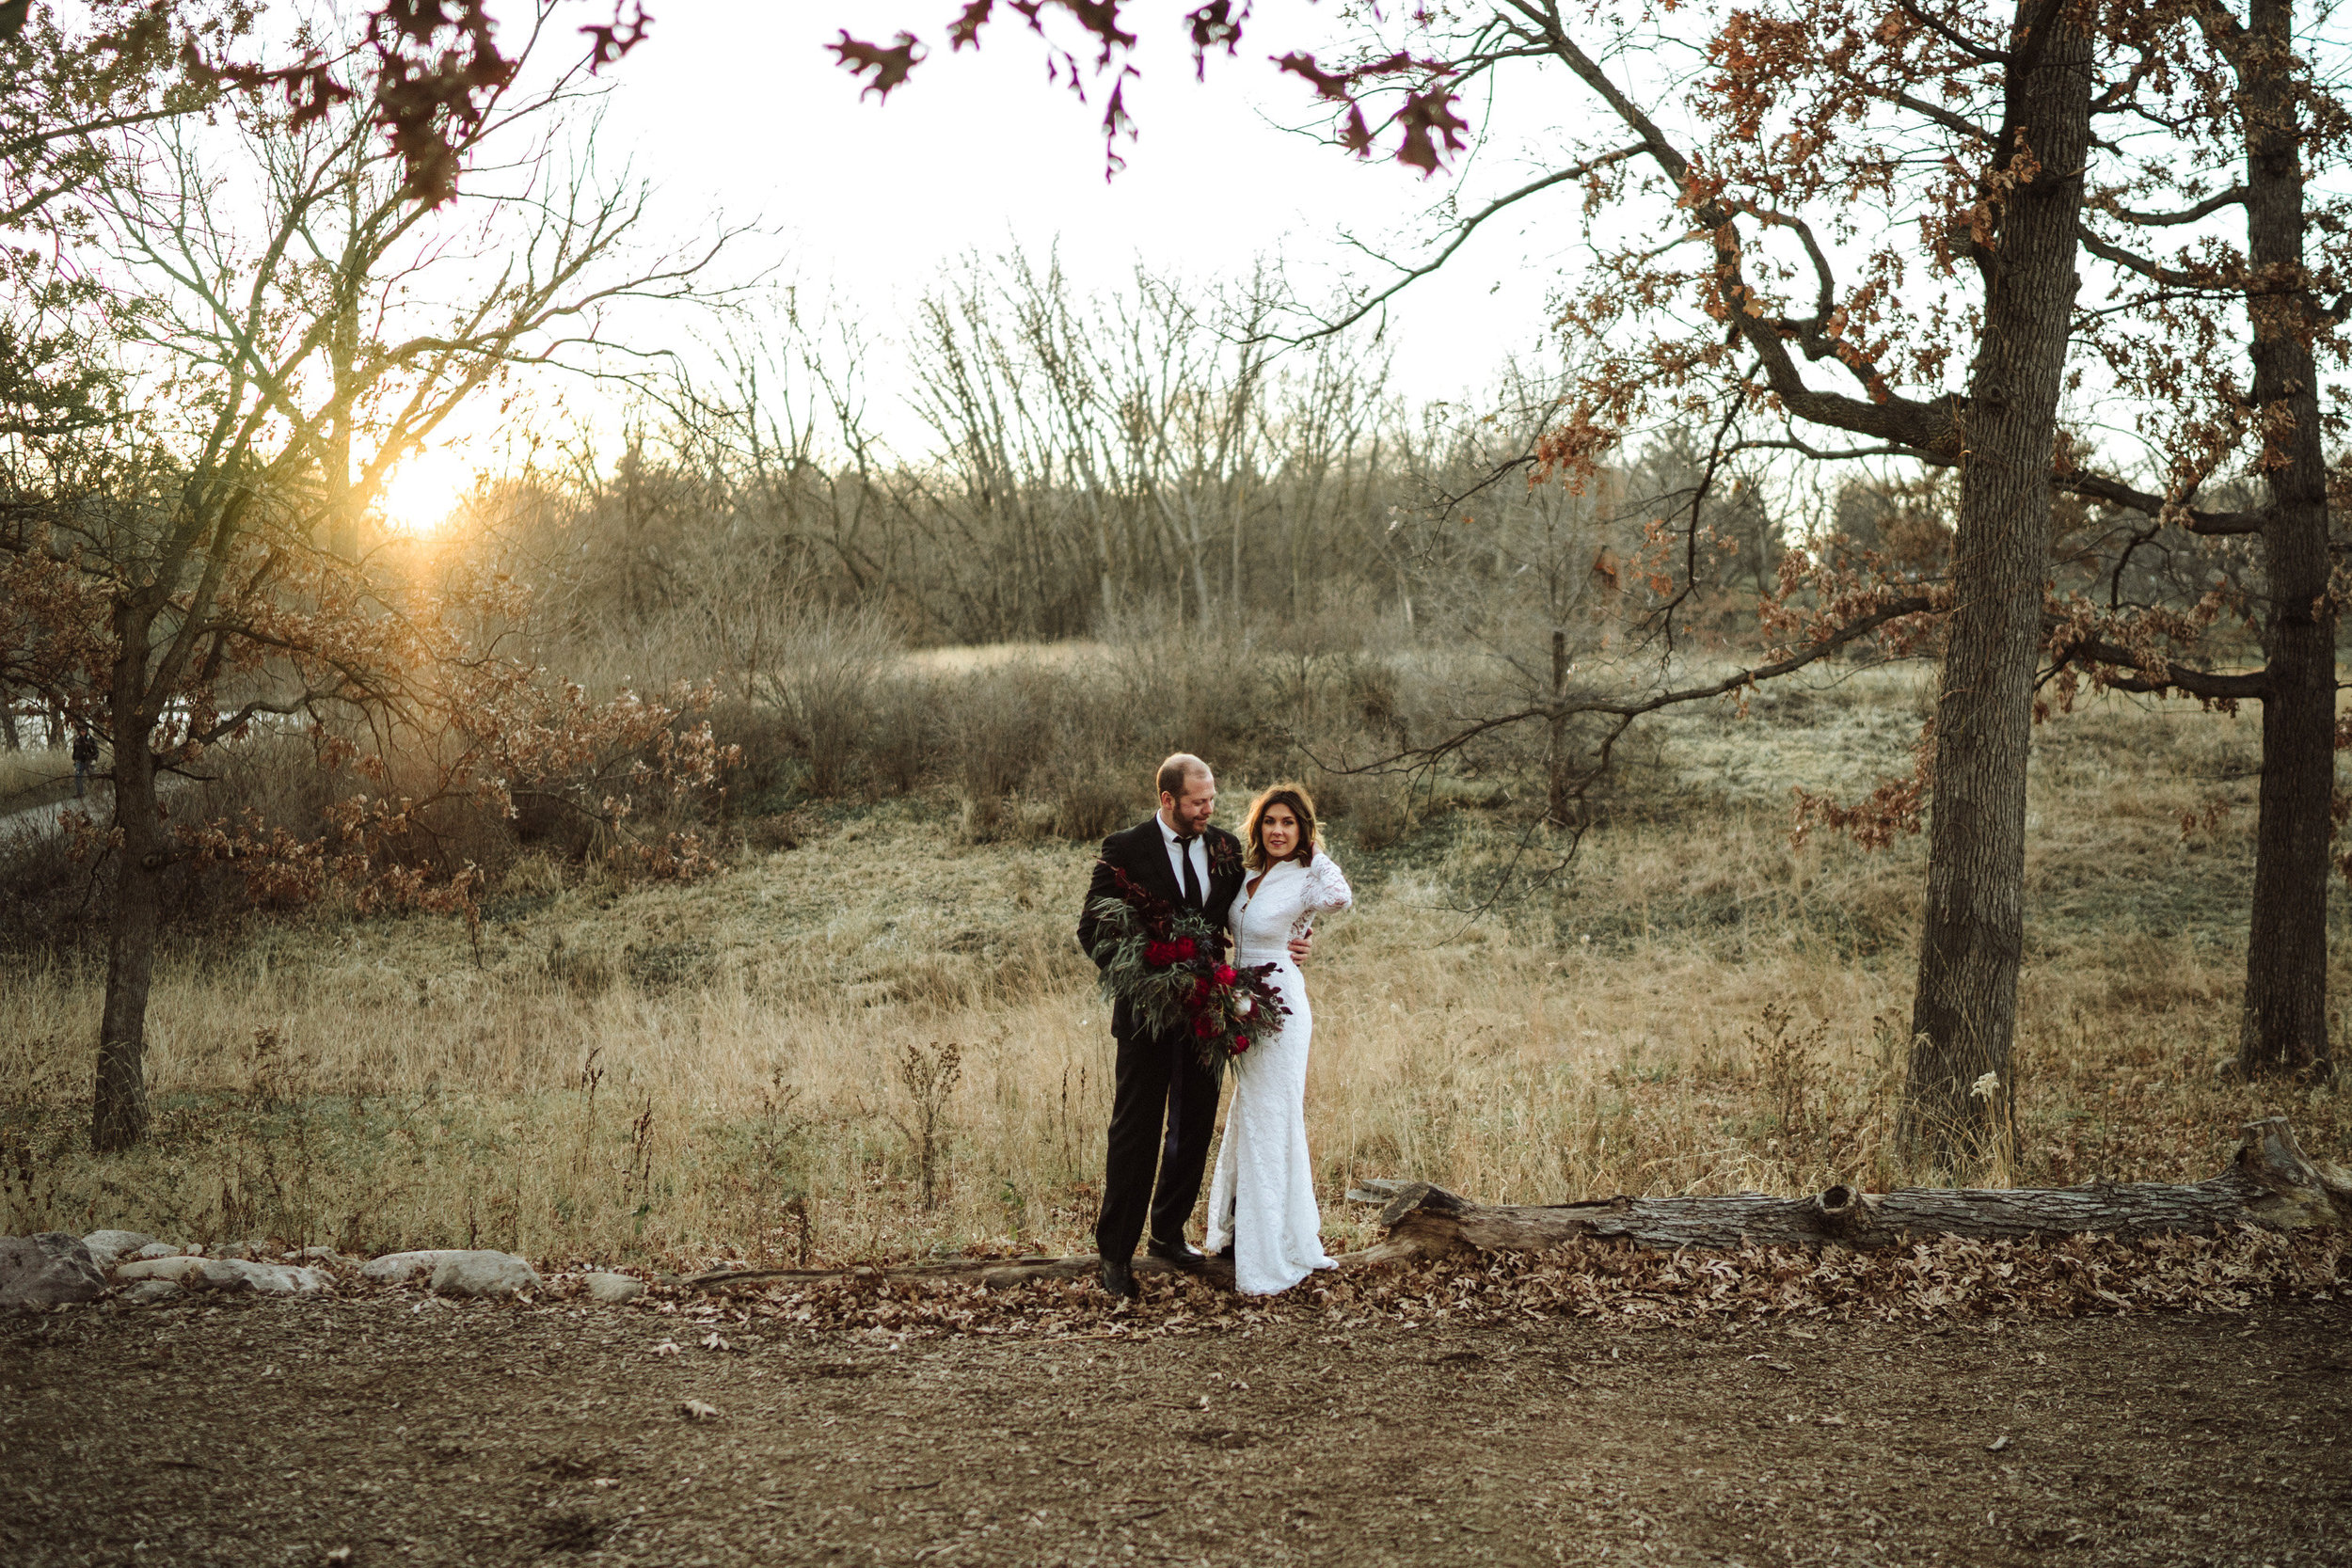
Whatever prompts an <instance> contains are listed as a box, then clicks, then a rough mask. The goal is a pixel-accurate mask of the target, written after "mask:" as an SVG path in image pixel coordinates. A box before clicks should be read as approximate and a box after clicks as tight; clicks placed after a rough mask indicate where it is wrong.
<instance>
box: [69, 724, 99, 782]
mask: <svg viewBox="0 0 2352 1568" xmlns="http://www.w3.org/2000/svg"><path fill="white" fill-rule="evenodd" d="M97 762H98V737H97V736H94V735H92V734H90V733H89V726H88V725H87V724H85V723H84V722H82V721H80V720H79V719H76V720H75V721H73V798H74V799H75V800H81V799H82V798H83V797H84V796H86V795H87V794H88V793H89V770H90V768H93V767H94V766H96V764H97Z"/></svg>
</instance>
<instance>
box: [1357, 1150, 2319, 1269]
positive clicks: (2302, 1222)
mask: <svg viewBox="0 0 2352 1568" xmlns="http://www.w3.org/2000/svg"><path fill="white" fill-rule="evenodd" d="M1380 1223H1381V1224H1382V1225H1383V1226H1384V1227H1387V1230H1388V1235H1387V1237H1386V1239H1384V1240H1383V1241H1381V1242H1380V1243H1378V1244H1377V1245H1375V1246H1373V1247H1370V1248H1367V1249H1366V1250H1365V1251H1363V1252H1360V1253H1353V1254H1350V1255H1349V1257H1350V1259H1361V1260H1362V1261H1363V1262H1365V1263H1373V1262H1383V1261H1402V1260H1406V1259H1418V1258H1438V1257H1444V1256H1447V1255H1449V1254H1454V1253H1461V1252H1541V1251H1543V1250H1545V1249H1547V1248H1549V1247H1556V1246H1559V1245H1561V1244H1563V1243H1567V1242H1572V1241H1578V1240H1581V1239H1583V1238H1586V1237H1593V1238H1598V1239H1603V1240H1616V1241H1625V1242H1630V1243H1633V1244H1634V1245H1636V1246H1641V1247H1650V1248H1656V1249H1659V1250H1665V1251H1672V1250H1677V1249H1679V1248H1683V1247H1705V1248H1712V1249H1722V1248H1729V1247H1736V1246H1740V1245H1741V1244H1742V1243H1750V1242H1755V1243H1763V1244H1766V1245H1772V1246H1800V1247H1818V1246H1826V1245H1833V1244H1834V1245H1838V1246H1847V1247H1852V1248H1855V1249H1857V1250H1861V1249H1867V1248H1874V1247H1890V1246H1901V1245H1904V1244H1906V1243H1911V1242H1914V1241H1920V1240H1925V1239H1927V1238H1930V1237H1935V1236H1966V1237H1973V1238H1975V1239H1978V1240H1980V1241H1996V1240H1997V1241H2025V1240H2028V1239H2031V1238H2036V1237H2051V1236H2074V1235H2080V1234H2082V1233H2084V1232H2093V1233H2099V1234H2107V1235H2125V1236H2157V1235H2180V1234H2194V1235H2214V1234H2217V1233H2220V1232H2223V1231H2229V1230H2234V1229H2236V1228H2237V1227H2240V1226H2247V1225H2252V1226H2259V1227H2262V1228H2264V1229H2266V1230H2300V1229H2306V1228H2310V1227H2352V1175H2347V1174H2346V1173H2345V1172H2344V1171H2343V1170H2342V1169H2340V1168H2338V1167H2336V1166H2334V1165H2327V1166H2322V1165H2319V1164H2314V1163H2312V1160H2310V1159H2309V1158H2308V1157H2306V1156H2305V1154H2304V1153H2303V1151H2302V1149H2301V1148H2298V1147H2296V1142H2295V1134H2294V1133H2293V1132H2291V1131H2289V1130H2288V1127H2287V1123H2286V1118H2285V1117H2265V1118H2264V1119H2263V1120H2261V1121H2252V1122H2248V1123H2247V1124H2246V1126H2245V1128H2244V1129H2243V1132H2242V1135H2241V1141H2240V1143H2239V1145H2238V1150H2237V1155H2236V1157H2235V1158H2234V1159H2233V1160H2232V1161H2231V1163H2230V1164H2229V1166H2228V1167H2227V1168H2226V1169H2224V1170H2223V1171H2222V1172H2221V1173H2220V1174H2219V1175H2218V1176H2215V1177H2212V1178H2210V1179H2208V1180H2203V1181H2196V1182H2187V1183H2180V1184H2175V1183H2169V1182H2161V1181H2122V1182H2116V1181H2093V1182H2091V1183H2090V1184H2088V1185H2086V1186H2080V1187H2058V1188H2040V1189H2036V1188H2029V1187H2018V1188H1985V1187H1900V1188H1897V1189H1896V1190H1895V1191H1893V1192H1887V1193H1865V1192H1860V1191H1857V1190H1856V1189H1854V1188H1852V1187H1846V1186H1837V1187H1831V1188H1829V1189H1828V1190H1827V1191H1825V1192H1820V1193H1816V1194H1814V1195H1813V1196H1810V1197H1771V1196H1766V1195H1764V1194H1762V1193H1733V1194H1729V1195H1727V1196H1719V1197H1624V1196H1619V1197H1613V1198H1610V1199H1608V1200H1606V1201H1605V1202H1590V1203H1560V1204H1547V1205H1542V1206H1511V1207H1488V1206H1486V1205H1484V1204H1478V1203H1472V1202H1470V1201H1469V1200H1468V1199H1466V1198H1461V1197H1457V1196H1454V1194H1452V1193H1449V1192H1447V1191H1446V1190H1445V1189H1443V1188H1442V1187H1434V1186H1431V1185H1429V1184H1428V1183H1426V1182H1413V1183H1409V1184H1404V1185H1403V1186H1402V1188H1401V1190H1400V1191H1398V1192H1397V1193H1396V1195H1395V1196H1394V1197H1393V1198H1392V1199H1391V1201H1390V1203H1389V1205H1388V1207H1387V1208H1386V1209H1384V1210H1382V1211H1381V1213H1380Z"/></svg>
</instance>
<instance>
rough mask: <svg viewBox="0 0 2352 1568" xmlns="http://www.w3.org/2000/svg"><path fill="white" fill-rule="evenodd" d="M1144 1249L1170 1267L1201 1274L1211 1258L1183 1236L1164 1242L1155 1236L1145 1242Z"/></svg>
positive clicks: (1188, 1272) (1187, 1272)
mask: <svg viewBox="0 0 2352 1568" xmlns="http://www.w3.org/2000/svg"><path fill="white" fill-rule="evenodd" d="M1143 1250H1144V1251H1146V1252H1148V1253H1150V1254H1151V1255H1152V1257H1154V1258H1156V1259H1159V1260H1160V1261H1161V1262H1163V1263H1166V1264H1168V1266H1169V1267H1170V1268H1177V1269H1182V1270H1184V1272H1185V1273H1186V1274H1199V1273H1200V1271H1201V1270H1202V1269H1204V1268H1206V1267H1208V1264H1209V1260H1208V1259H1205V1258H1203V1257H1201V1256H1200V1252H1199V1250H1198V1249H1197V1248H1195V1247H1193V1246H1192V1245H1191V1244H1190V1243H1187V1242H1186V1241H1184V1238H1183V1237H1181V1236H1180V1237H1178V1238H1177V1239H1176V1240H1174V1241H1172V1242H1163V1241H1161V1240H1160V1239H1159V1238H1158V1237H1156V1236H1155V1237H1153V1238H1152V1240H1150V1241H1148V1242H1146V1243H1143Z"/></svg>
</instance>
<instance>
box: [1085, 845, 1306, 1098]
mask: <svg viewBox="0 0 2352 1568" xmlns="http://www.w3.org/2000/svg"><path fill="white" fill-rule="evenodd" d="M1109 870H1110V873H1111V877H1112V879H1113V880H1114V881H1115V882H1116V883H1117V885H1118V888H1119V894H1118V895H1117V896H1116V897H1110V898H1098V899H1096V900H1095V901H1094V908H1093V911H1092V913H1093V916H1094V921H1095V927H1096V929H1097V931H1099V932H1100V933H1101V934H1100V935H1099V936H1098V937H1097V938H1096V940H1095V943H1094V951H1093V954H1092V955H1091V956H1092V958H1093V959H1094V961H1095V963H1096V965H1097V966H1098V967H1099V968H1100V970H1101V973H1102V979H1103V992H1104V995H1105V996H1108V997H1109V998H1110V999H1111V1000H1113V1001H1114V1002H1120V1001H1123V1002H1125V1003H1126V1004H1127V1006H1128V1008H1129V1009H1130V1011H1132V1012H1133V1014H1134V1015H1135V1019H1136V1022H1137V1023H1139V1024H1140V1025H1142V1027H1143V1028H1145V1029H1147V1030H1149V1031H1151V1032H1152V1034H1155V1035H1181V1036H1183V1037H1185V1038H1187V1039H1189V1040H1191V1041H1192V1042H1193V1049H1194V1050H1195V1051H1196V1052H1198V1053H1200V1061H1201V1064H1202V1065H1203V1066H1205V1067H1207V1068H1209V1069H1211V1070H1213V1071H1214V1070H1221V1069H1223V1068H1224V1067H1225V1065H1226V1064H1227V1063H1228V1062H1231V1061H1232V1060H1233V1059H1235V1058H1236V1057H1239V1056H1241V1055H1244V1054H1246V1053H1248V1050H1249V1048H1250V1047H1252V1046H1254V1045H1256V1044H1257V1043H1258V1042H1259V1041H1260V1040H1262V1039H1264V1038H1267V1037H1270V1036H1272V1035H1274V1034H1275V1033H1276V1032H1278V1031H1279V1029H1280V1028H1281V1027H1282V1020H1283V1019H1284V1018H1285V1017H1287V1016H1288V1015H1289V1013H1290V1009H1289V1008H1288V1007H1287V1006H1283V1004H1282V996H1281V992H1280V991H1279V990H1276V989H1275V987H1274V984H1273V981H1272V980H1271V979H1270V978H1269V976H1270V975H1272V974H1273V973H1274V965H1272V964H1258V965H1255V966H1253V967H1250V968H1247V969H1244V968H1240V967H1237V966H1235V965H1234V964H1232V962H1230V961H1228V958H1227V947H1228V943H1227V940H1226V935H1225V932H1224V930H1223V929H1222V928H1220V927H1217V926H1216V924H1215V923H1214V922H1212V921H1211V920H1210V919H1209V917H1208V916H1207V915H1205V914H1203V913H1201V911H1199V910H1196V909H1192V908H1189V907H1187V906H1184V905H1180V904H1172V903H1170V902H1168V900H1167V899H1165V898H1161V897H1159V896H1157V895H1153V894H1152V893H1151V892H1150V891H1148V890H1147V889H1145V888H1142V887H1140V886H1138V885H1137V884H1136V882H1135V880H1134V879H1132V878H1130V877H1129V876H1128V875H1127V874H1126V873H1125V872H1123V871H1121V870H1120V869H1119V868H1118V867H1117V866H1111V867H1109Z"/></svg>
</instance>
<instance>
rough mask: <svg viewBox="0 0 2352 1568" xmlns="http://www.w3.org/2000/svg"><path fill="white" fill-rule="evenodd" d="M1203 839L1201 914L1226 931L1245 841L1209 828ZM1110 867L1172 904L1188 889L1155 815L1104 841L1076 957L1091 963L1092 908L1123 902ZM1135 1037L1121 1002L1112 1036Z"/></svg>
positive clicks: (1113, 1011) (1084, 910) (1081, 923)
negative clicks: (1100, 902)
mask: <svg viewBox="0 0 2352 1568" xmlns="http://www.w3.org/2000/svg"><path fill="white" fill-rule="evenodd" d="M1204 836H1205V838H1206V839H1207V842H1208V849H1209V886H1208V901H1207V903H1205V904H1204V905H1203V906H1202V910H1203V912H1205V913H1206V914H1207V915H1208V917H1209V923H1210V924H1211V925H1213V926H1215V927H1217V928H1218V929H1220V930H1222V929H1223V928H1224V926H1225V915H1226V911H1228V910H1230V909H1231V908H1232V903H1233V895H1235V894H1236V893H1239V892H1240V891H1241V884H1242V878H1243V875H1244V874H1243V871H1242V868H1241V840H1240V839H1238V838H1235V837H1234V836H1233V835H1232V833H1229V832H1226V831H1225V830H1224V829H1222V828H1211V829H1210V830H1209V831H1208V832H1207V833H1206V834H1205V835H1204ZM1112 866H1117V867H1118V868H1119V869H1120V870H1121V871H1124V872H1125V873H1126V874H1127V875H1128V876H1129V877H1131V878H1133V879H1134V880H1135V882H1136V886H1138V887H1143V888H1148V889H1150V890H1151V891H1152V892H1153V893H1155V894H1157V895H1160V896H1161V897H1163V898H1165V899H1167V900H1168V902H1169V903H1171V904H1173V903H1177V902H1179V901H1181V900H1182V898H1183V897H1184V889H1183V887H1182V886H1181V885H1179V883H1178V882H1177V880H1176V868H1175V867H1174V866H1172V865H1170V864H1169V863H1168V841H1167V840H1166V839H1164V838H1162V837H1161V836H1160V819H1159V817H1158V816H1157V815H1156V814H1155V815H1153V816H1147V817H1145V818H1144V819H1143V820H1142V821H1140V822H1138V823H1136V825H1135V826H1134V827H1132V828H1122V829H1120V831H1119V832H1115V833H1113V834H1111V836H1110V837H1108V838H1106V839H1104V841H1103V857H1102V859H1101V860H1100V861H1098V862H1097V863H1095V867H1094V877H1093V879H1092V880H1090V881H1089V883H1088V884H1087V901H1086V904H1085V906H1084V907H1083V908H1082V909H1080V911H1078V951H1080V952H1081V953H1084V954H1086V955H1087V957H1089V958H1093V957H1094V943H1095V941H1096V939H1097V937H1098V935H1099V933H1098V932H1097V930H1096V922H1095V919H1094V902H1095V900H1096V899H1098V898H1116V897H1118V896H1119V886H1118V884H1117V883H1116V882H1114V881H1113V880H1112V879H1111V870H1110V868H1111V867H1112ZM1134 1033H1135V1021H1134V1020H1133V1019H1132V1018H1130V1017H1129V1016H1128V1010H1127V1004H1126V1001H1125V1000H1124V999H1123V998H1122V999H1121V1000H1120V1001H1119V1002H1118V1003H1117V1004H1116V1005H1114V1006H1112V1008H1111V1035H1112V1037H1114V1038H1117V1039H1122V1040H1123V1039H1126V1038H1128V1037H1130V1036H1131V1035H1133V1034H1134Z"/></svg>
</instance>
